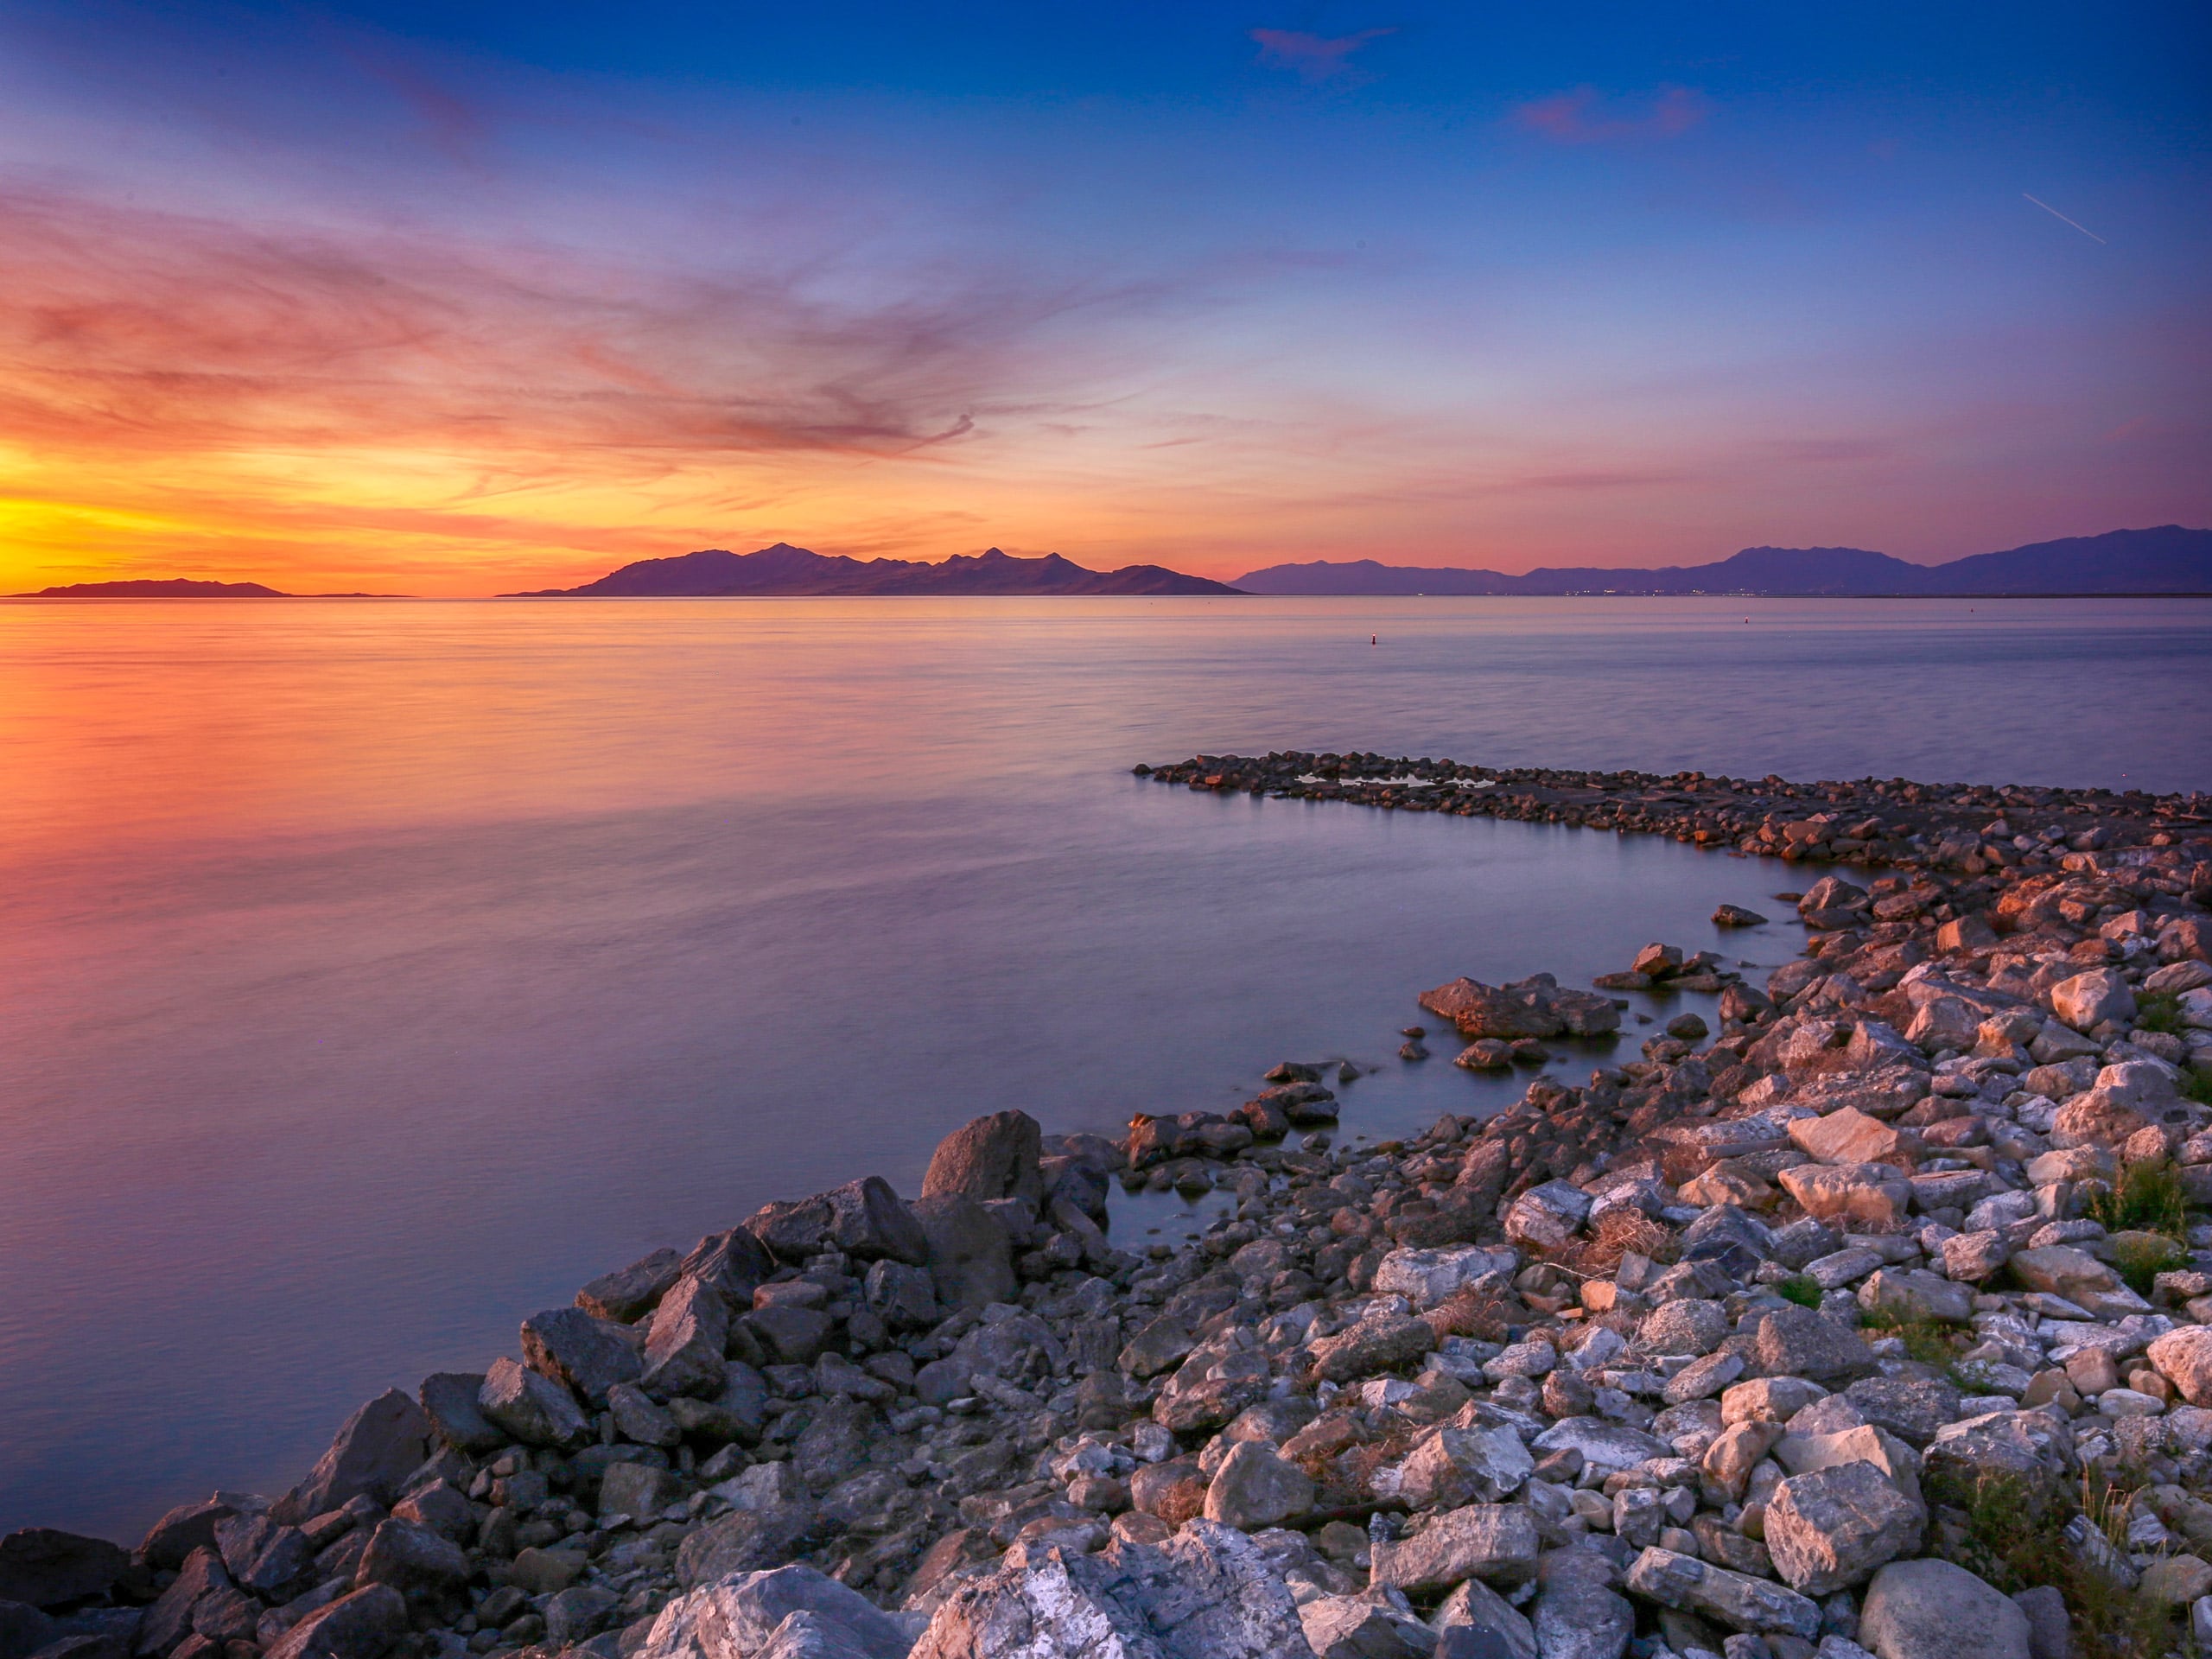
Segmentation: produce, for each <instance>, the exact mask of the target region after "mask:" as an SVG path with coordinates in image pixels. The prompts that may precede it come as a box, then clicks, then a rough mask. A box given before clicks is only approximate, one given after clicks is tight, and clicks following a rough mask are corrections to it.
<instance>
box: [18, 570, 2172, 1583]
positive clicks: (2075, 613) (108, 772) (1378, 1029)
mask: <svg viewBox="0 0 2212 1659" xmlns="http://www.w3.org/2000/svg"><path fill="white" fill-rule="evenodd" d="M1370 635H1374V636H1376V637H1377V639H1378V640H1379V643H1378V644H1376V645H1370V644H1369V643H1368V642H1369V639H1370ZM1280 747H1305V748H1314V749H1331V748H1360V749H1375V750H1379V751H1381V752H1383V753H1386V754H1410V755H1423V754H1426V755H1431V756H1438V757H1442V756H1447V755H1448V756H1450V757H1452V758H1453V759H1456V760H1464V761H1470V762H1485V763H1491V764H1497V765H1515V764H1522V765H1555V766H1606V767H1616V766H1636V767H1640V768H1643V769H1646V770H1649V771H1653V772H1671V771H1674V770H1676V769H1678V768H1682V767H1697V768H1700V769H1703V770H1706V771H1709V772H1726V773H1733V774H1737V775H1748V776H1758V775H1762V774H1764V773H1766V772H1776V773H1779V774H1781V775H1783V776H1785V777H1791V778H1817V777H1849V776H1859V775H1864V774H1866V773H1877V774H1880V775H1884V776H1890V775H1904V776H1908V777H1916V778H1921V779H1940V780H1949V779H1974V780H1992V781H2000V782H2029V783H2052V784H2074V785H2089V784H2104V785H2113V786H2115V787H2123V788H2124V787H2131V786H2141V787H2145V788H2153V789H2170V788H2175V787H2196V788H2202V787H2204V786H2206V785H2208V784H2212V603H2207V602H2204V601H1987V600H1980V601H1973V602H1972V604H1971V607H1969V604H1968V602H1967V601H1745V600H1741V599H1737V600H1681V601H1660V600H1594V599H1593V600H1448V601H1439V600H1430V601H1408V600H1390V601H1355V600H1341V601H1334V600H1332V601H1314V600H1236V601H1205V600H1156V601H1142V600H1129V601H1089V600H1085V601H1050V600H1047V601H1029V600H970V601H924V600H885V601H874V600H818V601H817V600H769V601H566V602H553V601H545V602H528V601H511V602H504V603H501V602H493V601H451V602H447V601H421V602H410V603H331V602H324V603H316V602H299V603H292V602H286V601H265V602H259V603H251V604H247V603H212V602H200V603H194V602H191V601H184V602H169V603H161V602H149V603H130V602H118V601H105V602H86V603H74V604H72V603H54V604H39V605H16V606H4V607H0V779H4V788H0V963H4V964H5V968H4V971H5V974H6V976H7V977H6V985H7V991H6V997H5V1003H4V1011H0V1530H4V1529H10V1528H13V1527H16V1526H21V1525H26V1524H32V1523H41V1524H48V1525H58V1526H64V1527H69V1528H73V1529H83V1530H89V1531H94V1532H102V1533H106V1534H109V1535H113V1536H116V1537H118V1538H120V1539H123V1540H124V1541H135V1539H136V1537H137V1534H138V1532H139V1530H140V1529H143V1526H144V1525H145V1524H146V1523H147V1522H149V1520H150V1519H152V1518H153V1517H154V1516H156V1515H157V1514H158V1513H160V1512H161V1511H162V1510H163V1509H165V1508H167V1507H168V1505H170V1504H171V1503H176V1502H180V1501H182V1500H184V1499H186V1498H189V1497H199V1496H202V1495H204V1494H205V1493H206V1492H207V1491H209V1490H211V1489H213V1488H214V1487H215V1486H217V1485H223V1486H229V1487H238V1488H245V1489H259V1490H263V1491H277V1490H281V1489H283V1487H285V1486H287V1485H289V1484H290V1483H291V1482H292V1481H294V1480H295V1479H296V1478H298V1476H299V1475H300V1474H301V1473H302V1472H303V1471H304V1470H305V1469H306V1467H307V1466H308V1464H309V1463H311V1462H312V1461H313V1459H314V1458H315V1456H316V1455H317V1454H318V1453H319V1452H320V1451H321V1448H322V1446H324V1445H325V1444H326V1443H327V1440H328V1438H329V1435H330V1433H331V1431H332V1430H333V1429H334V1427H335V1426H336V1425H337V1423H338V1422H339V1421H340V1419H341V1418H342V1417H343V1416H344V1415H345V1414H346V1412H348V1411H349V1410H350V1409H351V1408H353V1406H354V1405H355V1404H356V1403H358V1402H359V1401H360V1400H362V1399H364V1398H365V1397H367V1396H368V1395H371V1394H372V1393H374V1392H376V1391H377V1390H378V1389H382V1388H383V1387H385V1386H386V1385H388V1384H395V1383H396V1384H398V1385H400V1386H403V1387H407V1388H410V1389H411V1388H412V1387H413V1385H414V1384H415V1383H416V1381H417V1380H418V1379H419V1378H420V1377H421V1376H423V1374H424V1373H426V1372H428V1371H430V1370H441V1369H464V1368H467V1369H480V1368H481V1366H482V1365H483V1364H484V1363H486V1362H487V1361H488V1360H489V1359H491V1358H492V1357H494V1356H495V1355H497V1354H499V1353H500V1352H503V1351H512V1348H513V1345H514V1340H515V1337H514V1332H515V1325H516V1322H517V1320H518V1319H519V1318H520V1317H521V1316H522V1315H524V1314H525V1313H530V1312H531V1311H532V1310H534V1309H536V1308H538V1307H542V1306H549V1305H552V1304H556V1303H560V1302H565V1301H566V1300H568V1299H569V1295H570V1294H571V1293H572V1292H573V1290H574V1288H575V1286H576V1285H577V1284H578V1283H580V1282H582V1281H583V1280H584V1279H586V1278H588V1277H590V1276H591V1275H592V1274H595V1273H598V1272H600V1271H602V1270H604V1269H606V1268H611V1267H613V1266H617V1265H620V1263H622V1262H626V1261H628V1260H631V1259H632V1258H633V1257H635V1256H637V1255H641V1254H643V1253H644V1252H645V1251H646V1250H647V1249H652V1248H653V1247H655V1246H658V1245H662V1244H669V1243H674V1244H678V1245H688V1244H689V1243H690V1242H691V1241H692V1240H694V1239H695V1238H696V1237H697V1236H699V1235H701V1234H702V1233H703V1232H706V1231H708V1230H711V1229H715V1228H720V1227H724V1226H728V1225H729V1224H732V1223H734V1221H736V1220H738V1219H740V1218H741V1217H743V1216H744V1215H746V1214H747V1212H749V1211H751V1210H753V1208H754V1207H755V1206H756V1205H759V1204H760V1203H761V1202H762V1201H763V1200H765V1199H767V1198H773V1197H788V1196H797V1195H799V1194H803V1193H805V1192H812V1191H815V1190H817V1189H819V1188H821V1187H823V1186H826V1185H833V1184H835V1183H836V1182H839V1181H842V1180H846V1179H850V1178H852V1177H854V1176H855V1175H859V1174H864V1173H880V1174H882V1175H884V1176H886V1177H887V1178H888V1179H891V1180H892V1181H893V1184H894V1185H899V1187H900V1188H901V1189H902V1190H904V1191H907V1192H912V1190H913V1187H914V1185H915V1184H916V1182H917V1180H918V1177H919V1174H920V1172H921V1170H922V1167H923V1166H924V1164H925V1162H926V1160H927V1158H928V1154H929V1152H930V1149H931V1147H932V1146H933V1145H934V1144H935V1143H936V1141H937V1140H938V1137H939V1136H941V1135H943V1134H944V1132H945V1131H946V1130H948V1129H950V1128H952V1127H954V1126H955V1125H957V1124H958V1123H960V1122H963V1121H965V1120H966V1119H967V1118H969V1117H971V1116H976V1114H978V1113H982V1112H986V1111H992V1110H996V1109H1001V1108H1006V1107H1020V1108H1021V1109H1025V1110H1027V1111H1029V1112H1031V1113H1032V1114H1033V1115H1034V1116H1037V1117H1038V1118H1039V1120H1040V1121H1042V1122H1043V1123H1044V1124H1045V1126H1046V1128H1047V1129H1048V1130H1067V1129H1077V1128H1082V1129H1094V1130H1100V1131H1106V1132H1112V1131H1114V1130H1116V1129H1117V1128H1120V1127H1121V1126H1122V1124H1123V1123H1124V1122H1126V1120H1127V1118H1128V1115H1129V1114H1130V1113H1131V1112H1132V1111H1136V1110H1145V1111H1161V1112H1166V1111H1178V1110H1185V1109H1193V1108H1207V1109H1226V1108H1227V1107H1229V1106H1232V1105H1234V1104H1235V1103H1236V1102H1238V1101H1239V1100H1242V1099H1243V1098H1245V1097H1246V1096H1247V1095H1248V1094H1249V1092H1251V1090H1252V1089H1253V1087H1254V1086H1255V1084H1256V1082H1257V1078H1258V1075H1259V1073H1260V1071H1262V1069H1264V1068H1265V1067H1267V1066H1268V1065H1271V1064H1273V1063H1274V1061H1276V1060H1278V1059H1281V1058H1305V1059H1319V1058H1325V1057H1337V1056H1345V1057H1350V1058H1352V1059H1353V1060H1355V1061H1356V1062H1357V1064H1359V1065H1362V1066H1363V1067H1375V1068H1378V1069H1377V1070H1376V1071H1373V1073H1372V1074H1371V1075H1368V1076H1364V1077H1362V1078H1361V1079H1360V1080H1359V1081H1357V1083H1354V1084H1350V1085H1348V1086H1346V1087H1345V1088H1344V1089H1343V1090H1341V1091H1340V1092H1341V1094H1342V1096H1343V1099H1344V1122H1343V1133H1344V1134H1345V1135H1366V1136H1368V1137H1370V1138H1373V1139H1382V1138H1385V1137H1387V1136H1389V1135H1395V1134H1398V1133H1401V1132H1403V1131H1406V1130H1408V1129H1412V1128H1419V1127H1421V1126H1424V1125H1426V1124H1427V1122H1430V1121H1432V1120H1433V1118H1434V1117H1435V1116H1436V1115H1437V1114H1438V1113H1439V1112H1441V1111H1446V1110H1449V1111H1457V1112H1463V1113H1464V1112H1469V1111H1484V1110H1489V1109H1494V1108H1496V1107H1497V1106H1499V1105H1501V1104H1503V1103H1504V1102H1505V1101H1507V1100H1509V1099H1510V1098H1512V1097H1514V1096H1516V1095H1517V1094H1518V1092H1519V1090H1521V1089H1522V1087H1524V1086H1525V1084H1526V1082H1527V1080H1528V1077H1529V1075H1530V1074H1529V1072H1528V1071H1526V1070H1525V1069H1524V1070H1522V1071H1519V1072H1517V1073H1516V1074H1513V1075H1511V1076H1510V1077H1500V1078H1482V1077H1475V1076H1472V1075H1470V1074H1468V1073H1466V1072H1463V1071H1457V1070H1455V1069H1454V1068H1453V1067H1452V1065H1450V1064H1449V1056H1450V1055H1451V1053H1452V1052H1453V1050H1454V1045H1453V1044H1452V1043H1451V1042H1450V1041H1449V1040H1448V1039H1446V1038H1444V1037H1443V1036H1442V1035H1441V1034H1439V1035H1438V1036H1437V1037H1436V1038H1434V1039H1433V1040H1432V1046H1433V1048H1434V1049H1435V1051H1436V1058H1433V1059H1432V1060H1430V1061H1428V1062H1427V1064H1425V1065H1403V1064H1402V1063H1401V1062H1399V1061H1398V1060H1397V1059H1396V1058H1395V1050H1396V1048H1397V1045H1398V1042H1399V1040H1400V1039H1399V1038H1398V1036H1397V1028H1398V1027H1401V1026H1403V1025H1407V1024H1411V1023H1427V1024H1431V1025H1433V1023H1434V1022H1433V1020H1424V1018H1423V1016H1422V1015H1421V1013H1420V1011H1419V1010H1418V1009H1417V1008H1416V1007H1415V1006H1414V995H1415V994H1416V993H1418V992H1419V991H1421V989H1423V988H1426V987H1427V986H1430V985H1433V984H1436V983H1438V982H1441V981H1442V980H1445V979H1447V978H1449V977H1451V976H1454V975H1457V974H1462V973H1465V974H1471V975H1473V976H1477V977H1478V978H1484V979H1490V980H1500V979H1506V978H1512V977H1517V976H1522V975H1525V974H1528V973H1532V972H1535V971H1537V970H1539V969H1548V970H1550V971H1552V972H1554V973H1556V974H1558V975H1559V976H1560V978H1561V980H1562V981H1565V982H1583V983H1586V982H1587V980H1588V978H1589V976H1591V975H1592V974H1596V973H1600V972H1604V971H1606V970H1608V969H1618V968H1622V967H1624V966H1626V964H1627V962H1628V959H1629V957H1630V956H1631V955H1632V954H1633V952H1634V951H1635V950H1636V949H1637V947H1638V946H1639V945H1641V944H1644V943H1646V942H1648V941H1649V940H1652V939H1665V940H1667V941H1669V942H1671V943H1676V944H1681V945H1683V946H1685V947H1687V948H1692V949H1695V948H1700V947H1705V946H1713V947H1715V948H1718V949H1720V950H1723V951H1724V952H1725V953H1726V955H1727V956H1728V957H1730V958H1731V959H1742V960H1745V961H1748V962H1749V963H1754V964H1757V969H1758V971H1757V972H1756V973H1754V974H1753V977H1755V978H1763V977H1764V970H1765V969H1768V968H1770V967H1771V966H1773V965H1775V964H1777V963H1781V962H1783V961H1784V960H1786V959H1787V958H1788V957H1789V956H1790V955H1791V954H1793V953H1794V951H1795V950H1796V946H1797V942H1798V938H1799V935H1798V932H1797V930H1796V927H1795V926H1794V925H1783V922H1782V921H1781V920H1780V919H1777V922H1776V924H1775V925H1771V926H1769V927H1766V928H1764V929H1758V930H1753V931H1748V932H1743V933H1737V934H1732V935H1722V934H1720V933H1719V931H1717V930H1715V929H1713V927H1712V926H1711V925H1710V924H1709V923H1708V921H1707V917H1708V915H1709V914H1710V912H1711V911H1712V910H1713V906H1714V905H1715V904H1716V903H1718V902H1719V901H1721V900H1723V899H1726V900H1732V901H1734V902H1736V903H1739V904H1745V905H1748V906H1751V907H1752V908H1754V909H1758V910H1761V911H1764V912H1765V913H1767V914H1768V915H1770V916H1773V917H1776V918H1783V917H1784V916H1787V915H1788V914H1789V908H1788V906H1783V905H1778V904H1776V903H1774V902H1773V901H1772V900H1771V899H1770V897H1769V895H1770V894H1771V893H1773V892H1774V891H1775V890H1777V888H1780V887H1798V886H1802V884H1803V882H1804V880H1806V875H1805V873H1804V872H1803V871H1802V870H1801V869H1791V868H1785V867H1783V866H1780V865H1767V864H1762V863H1760V862H1758V861H1751V860H1746V859H1738V858H1730V857H1727V856H1724V855H1715V854H1711V853H1698V852H1694V851H1692V850H1690V849H1687V848H1683V847H1680V846H1677V845H1675V844H1674V843H1672V842H1661V841H1656V840H1649V839H1638V838H1633V837H1626V838H1624V837H1618V836H1612V835H1610V834H1604V833H1596V832H1590V831H1584V830H1575V829H1553V828H1547V827H1542V826H1533V825H1524V824H1517V823H1491V822H1489V821H1485V820H1464V819H1446V818H1440V817H1431V816H1428V815H1421V814H1390V813H1383V812H1375V811H1370V810H1362V809H1358V808H1352V807H1346V806H1341V805H1321V804H1306V803H1300V802H1289V801H1267V800H1254V799H1251V798H1243V797H1238V798H1219V797H1214V796H1211V795H1199V794H1193V793H1192V792H1191V791H1186V790H1183V789H1179V788H1170V787H1165V786H1161V785H1153V784H1149V783H1146V782H1142V781H1140V780H1137V779H1132V778H1131V777H1129V776H1128V770H1127V769H1128V766H1130V765H1132V764H1133V763H1134V762H1135V761H1137V760H1152V761H1155V762H1157V761H1165V760H1179V759H1181V758H1183V757H1185V756H1186V755H1189V754H1191V753H1201V752H1217V751H1242V752H1246V753H1252V752H1259V751H1264V750H1267V749H1269V748H1280ZM1748 971H1751V970H1748V969H1747V972H1748ZM1635 1001H1637V1011H1638V1012H1639V1013H1643V1014H1653V1015H1655V1016H1657V1017H1660V1018H1664V1017H1665V1015H1666V1014H1669V1013H1671V1012H1674V1011H1676V1010H1677V1008H1678V1007H1704V1006H1705V1005H1703V1004H1701V1003H1700V1002H1699V1001H1697V1000H1695V999H1681V1001H1679V1002H1669V1003H1661V1002H1658V1001H1651V1000H1648V999H1641V998H1639V999H1635ZM1707 1011H1709V1010H1707ZM1647 1032H1648V1027H1643V1026H1642V1025H1637V1024H1633V1023H1631V1025H1630V1029H1629V1033H1628V1035H1627V1038H1626V1039H1625V1040H1624V1044H1623V1045H1622V1047H1621V1049H1620V1050H1619V1051H1618V1052H1621V1053H1624V1054H1631V1053H1633V1052H1634V1043H1635V1041H1636V1039H1637V1037H1638V1036H1640V1035H1642V1034H1646V1033H1647ZM1594 1058H1597V1057H1595V1056H1592V1055H1589V1054H1567V1053H1564V1052H1563V1054H1562V1058H1561V1059H1560V1062H1559V1063H1558V1065H1557V1066H1556V1067H1555V1068H1554V1069H1555V1070H1557V1071H1559V1072H1560V1073H1561V1074H1563V1075H1567V1076H1570V1077H1579V1076H1580V1074H1581V1073H1582V1072H1585V1071H1587V1069H1588V1066H1589V1065H1590V1064H1592V1061H1593V1059H1594ZM1116 1206H1117V1207H1116V1222H1115V1235H1116V1238H1117V1240H1119V1241H1120V1242H1122V1243H1126V1244H1130V1245H1141V1244H1142V1243H1147V1242H1150V1241H1151V1240H1152V1238H1154V1236H1157V1237H1160V1238H1162V1239H1166V1240H1170V1241H1173V1240H1174V1239H1176V1238H1177V1237H1178V1236H1179V1235H1180V1234H1181V1233H1182V1232H1183V1231H1185V1230H1187V1229H1190V1228H1192V1227H1194V1226H1195V1225H1196V1224H1197V1223H1196V1222H1195V1220H1193V1219H1192V1218H1190V1216H1189V1211H1190V1210H1191V1206H1189V1205H1185V1204H1183V1203H1182V1202H1181V1201H1179V1200H1178V1199H1175V1198H1172V1197H1157V1198H1154V1197H1147V1198H1137V1199H1130V1198H1117V1199H1116ZM1154 1228H1158V1229H1160V1233H1159V1234H1157V1235H1154V1234H1153V1233H1152V1232H1151V1230H1152V1229H1154Z"/></svg>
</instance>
